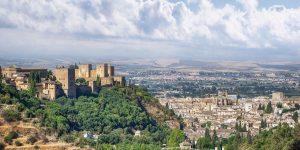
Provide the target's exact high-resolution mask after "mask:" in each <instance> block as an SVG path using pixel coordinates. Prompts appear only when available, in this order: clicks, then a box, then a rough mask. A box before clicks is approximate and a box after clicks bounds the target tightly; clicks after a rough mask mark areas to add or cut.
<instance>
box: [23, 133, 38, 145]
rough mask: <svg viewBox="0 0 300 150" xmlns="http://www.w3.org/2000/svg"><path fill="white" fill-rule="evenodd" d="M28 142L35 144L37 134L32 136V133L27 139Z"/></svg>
mask: <svg viewBox="0 0 300 150" xmlns="http://www.w3.org/2000/svg"><path fill="white" fill-rule="evenodd" d="M26 142H27V143H28V144H31V145H33V144H34V143H35V142H37V139H36V137H35V136H32V135H30V136H29V137H28V138H27V141H26Z"/></svg>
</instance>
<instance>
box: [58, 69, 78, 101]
mask: <svg viewBox="0 0 300 150" xmlns="http://www.w3.org/2000/svg"><path fill="white" fill-rule="evenodd" d="M55 77H56V79H57V81H58V82H60V83H61V86H62V89H63V91H64V93H65V95H66V96H67V97H69V98H75V97H76V85H75V69H71V68H64V67H62V68H57V69H55Z"/></svg>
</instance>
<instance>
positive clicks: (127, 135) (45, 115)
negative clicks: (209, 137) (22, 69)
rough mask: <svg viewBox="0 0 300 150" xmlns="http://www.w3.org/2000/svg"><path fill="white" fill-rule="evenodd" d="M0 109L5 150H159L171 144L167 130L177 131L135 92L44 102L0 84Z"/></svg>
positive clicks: (165, 113)
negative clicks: (133, 149) (133, 148)
mask: <svg viewBox="0 0 300 150" xmlns="http://www.w3.org/2000/svg"><path fill="white" fill-rule="evenodd" d="M0 103H1V116H2V118H1V124H0V134H1V137H3V138H0V143H2V145H3V146H5V148H6V149H16V148H21V149H32V148H37V147H39V148H40V149H79V148H80V149H82V148H85V149H89V148H93V149H94V148H95V149H109V148H112V147H115V148H116V149H124V148H125V149H126V147H128V146H131V147H132V146H133V147H135V149H145V148H147V149H148V148H149V149H150V148H151V149H160V148H161V147H162V145H163V144H166V143H169V142H170V136H169V135H170V134H171V133H172V132H173V130H176V129H171V128H179V127H180V119H179V118H177V117H176V116H175V115H174V113H173V112H172V111H171V110H169V109H167V108H165V107H163V106H161V105H160V104H159V103H158V101H157V100H156V99H154V98H153V97H152V96H151V95H150V94H149V93H148V92H147V91H146V90H145V89H142V88H139V87H136V86H128V87H117V86H114V87H107V88H102V89H101V91H100V92H99V95H96V94H94V95H92V96H80V97H78V98H74V99H68V98H65V97H61V98H58V99H57V100H55V101H45V100H40V99H37V98H35V97H31V96H30V94H28V91H17V90H16V89H15V88H14V87H11V86H6V85H3V84H0ZM170 127H171V128H170ZM14 134H15V135H14ZM13 135H14V136H13ZM5 139H6V140H5ZM7 139H9V140H7ZM183 139H184V138H181V140H180V141H176V144H177V145H178V143H179V142H182V140H183ZM171 142H172V141H171Z"/></svg>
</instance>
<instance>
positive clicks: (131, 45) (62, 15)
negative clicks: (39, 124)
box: [0, 0, 300, 62]
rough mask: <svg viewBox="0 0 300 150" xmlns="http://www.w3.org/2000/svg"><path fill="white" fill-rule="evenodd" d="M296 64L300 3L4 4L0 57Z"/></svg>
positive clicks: (42, 0) (31, 0) (75, 0)
mask: <svg viewBox="0 0 300 150" xmlns="http://www.w3.org/2000/svg"><path fill="white" fill-rule="evenodd" d="M1 57H2V58H21V57H28V58H49V57H51V58H75V59H76V58H87V59H88V58H99V59H100V58H105V59H136V58H149V59H158V58H172V59H173V58H175V59H195V60H205V61H221V60H227V61H235V60H239V61H295V62H298V61H299V58H300V1H299V0H38V1H37V0H1V1H0V58H1Z"/></svg>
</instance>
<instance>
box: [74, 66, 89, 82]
mask: <svg viewBox="0 0 300 150" xmlns="http://www.w3.org/2000/svg"><path fill="white" fill-rule="evenodd" d="M91 70H92V64H81V65H78V71H76V79H78V78H89V77H91V74H90V73H91Z"/></svg>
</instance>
